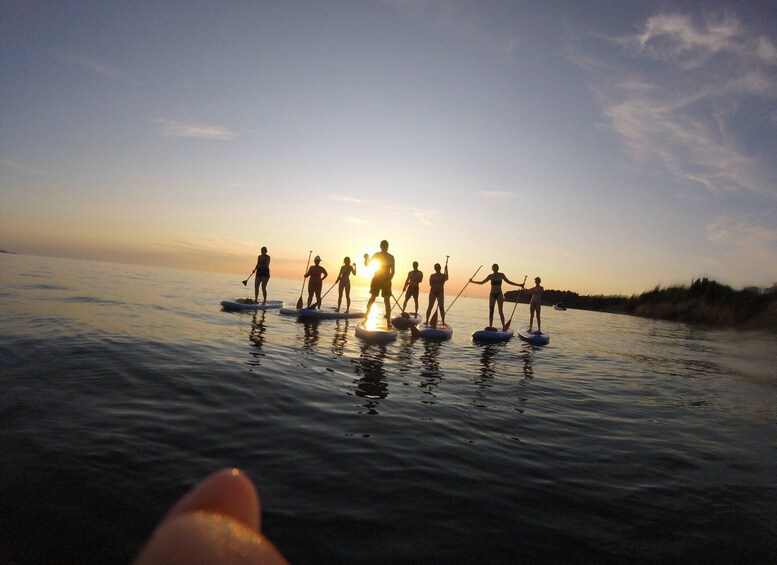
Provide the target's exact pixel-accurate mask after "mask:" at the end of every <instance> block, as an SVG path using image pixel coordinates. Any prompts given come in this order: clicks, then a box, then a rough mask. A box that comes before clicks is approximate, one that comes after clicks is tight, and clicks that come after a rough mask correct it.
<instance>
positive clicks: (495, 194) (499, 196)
mask: <svg viewBox="0 0 777 565" xmlns="http://www.w3.org/2000/svg"><path fill="white" fill-rule="evenodd" d="M476 194H478V195H480V196H484V197H485V198H492V199H494V200H504V199H506V198H513V197H514V196H515V193H513V192H507V191H499V190H479V191H478V192H477V193H476Z"/></svg>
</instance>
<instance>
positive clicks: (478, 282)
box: [469, 275, 491, 284]
mask: <svg viewBox="0 0 777 565" xmlns="http://www.w3.org/2000/svg"><path fill="white" fill-rule="evenodd" d="M490 280H491V275H488V276H487V277H486V278H484V279H483V280H482V281H475V280H472V279H469V282H471V283H475V284H486V283H487V282H488V281H490Z"/></svg>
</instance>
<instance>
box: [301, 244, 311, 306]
mask: <svg viewBox="0 0 777 565" xmlns="http://www.w3.org/2000/svg"><path fill="white" fill-rule="evenodd" d="M312 255H313V250H312V249H311V250H310V253H308V262H307V264H306V265H305V274H306V275H307V274H308V267H310V257H311V256H312ZM306 280H307V277H305V276H303V277H302V288H301V289H299V300H297V310H299V309H300V308H302V293H303V292H304V291H305V281H306Z"/></svg>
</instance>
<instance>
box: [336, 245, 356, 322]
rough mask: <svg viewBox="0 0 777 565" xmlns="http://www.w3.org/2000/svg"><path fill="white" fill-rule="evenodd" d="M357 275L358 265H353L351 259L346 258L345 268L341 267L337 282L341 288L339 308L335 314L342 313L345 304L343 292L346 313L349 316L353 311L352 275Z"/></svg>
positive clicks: (338, 301)
mask: <svg viewBox="0 0 777 565" xmlns="http://www.w3.org/2000/svg"><path fill="white" fill-rule="evenodd" d="M355 274H356V265H354V264H352V263H351V258H350V257H346V258H345V259H343V266H342V267H340V273H339V274H338V275H337V280H336V281H335V282H336V283H337V282H339V283H340V286H338V287H337V308H335V312H339V311H340V304H342V302H343V291H345V312H346V314H347V313H348V312H350V311H351V275H355Z"/></svg>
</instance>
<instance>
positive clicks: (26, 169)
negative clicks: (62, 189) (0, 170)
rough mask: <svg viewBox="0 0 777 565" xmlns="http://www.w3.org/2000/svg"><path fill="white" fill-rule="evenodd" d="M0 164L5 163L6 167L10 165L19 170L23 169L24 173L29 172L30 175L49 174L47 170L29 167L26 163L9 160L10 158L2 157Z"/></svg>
mask: <svg viewBox="0 0 777 565" xmlns="http://www.w3.org/2000/svg"><path fill="white" fill-rule="evenodd" d="M0 165H3V166H4V167H9V168H11V169H15V170H17V171H21V172H23V173H27V174H30V175H35V176H46V175H47V174H48V173H47V172H45V171H40V170H38V169H33V168H32V167H28V166H26V165H22V164H20V163H16V162H15V161H9V160H8V159H0Z"/></svg>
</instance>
